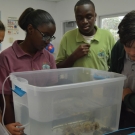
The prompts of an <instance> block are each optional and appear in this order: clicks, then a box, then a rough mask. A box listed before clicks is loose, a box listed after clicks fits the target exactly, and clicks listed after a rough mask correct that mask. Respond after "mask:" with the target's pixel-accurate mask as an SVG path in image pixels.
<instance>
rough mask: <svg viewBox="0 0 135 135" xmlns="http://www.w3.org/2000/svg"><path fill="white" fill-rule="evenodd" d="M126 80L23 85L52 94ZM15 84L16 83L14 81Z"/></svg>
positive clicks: (119, 78)
mask: <svg viewBox="0 0 135 135" xmlns="http://www.w3.org/2000/svg"><path fill="white" fill-rule="evenodd" d="M125 79H126V77H125V76H123V77H118V78H107V80H106V79H103V80H93V81H88V82H79V83H74V84H70V85H69V84H63V85H56V86H47V87H39V86H34V85H30V84H26V83H23V85H24V86H26V87H27V88H30V89H32V91H36V90H35V89H38V92H39V91H40V92H43V91H44V92H50V91H57V90H64V89H67V88H68V89H69V88H78V87H84V86H89V85H90V86H93V85H99V84H105V83H110V82H118V81H124V80H125ZM16 82H17V83H15V85H16V86H18V87H20V88H21V86H20V85H18V84H20V82H19V81H18V80H17V81H16ZM13 83H14V81H13ZM43 89H44V90H43Z"/></svg>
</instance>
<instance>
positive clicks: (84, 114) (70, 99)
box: [10, 68, 126, 135]
mask: <svg viewBox="0 0 135 135" xmlns="http://www.w3.org/2000/svg"><path fill="white" fill-rule="evenodd" d="M125 78H126V77H125V76H123V75H121V74H116V73H112V72H107V71H101V70H96V69H90V68H65V69H51V70H40V71H27V72H16V73H11V74H10V80H11V82H12V89H13V90H15V91H16V90H19V91H20V92H23V94H24V93H25V92H26V93H25V94H24V95H23V94H22V95H21V96H20V95H18V94H16V93H17V92H16V93H15V92H13V100H14V109H15V118H16V121H17V122H20V123H21V124H23V126H24V127H25V134H27V135H99V134H103V133H107V132H111V131H113V130H117V129H118V124H119V116H120V108H121V101H122V91H123V84H124V80H125Z"/></svg>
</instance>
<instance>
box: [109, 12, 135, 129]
mask: <svg viewBox="0 0 135 135" xmlns="http://www.w3.org/2000/svg"><path fill="white" fill-rule="evenodd" d="M118 34H119V37H120V40H118V41H117V43H116V44H115V46H114V48H113V49H112V56H111V66H110V69H109V71H112V72H116V73H121V74H124V75H125V76H126V77H127V79H126V80H125V82H124V87H123V96H122V108H121V115H120V124H119V128H128V127H135V10H134V11H131V12H129V13H128V14H126V15H125V17H124V18H123V20H122V21H121V23H120V24H119V26H118Z"/></svg>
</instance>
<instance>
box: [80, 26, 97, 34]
mask: <svg viewBox="0 0 135 135" xmlns="http://www.w3.org/2000/svg"><path fill="white" fill-rule="evenodd" d="M96 31H97V29H96V28H95V27H94V28H93V30H92V31H91V32H90V33H81V32H80V33H81V34H82V35H84V36H93V35H94V34H95V33H96Z"/></svg>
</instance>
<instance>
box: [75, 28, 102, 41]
mask: <svg viewBox="0 0 135 135" xmlns="http://www.w3.org/2000/svg"><path fill="white" fill-rule="evenodd" d="M94 27H95V28H96V30H97V31H96V33H95V34H94V36H93V39H92V40H96V41H98V42H99V40H100V34H99V32H98V29H99V28H98V27H97V26H94ZM76 42H85V39H84V38H83V36H82V34H81V33H80V32H79V29H77V35H76Z"/></svg>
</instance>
